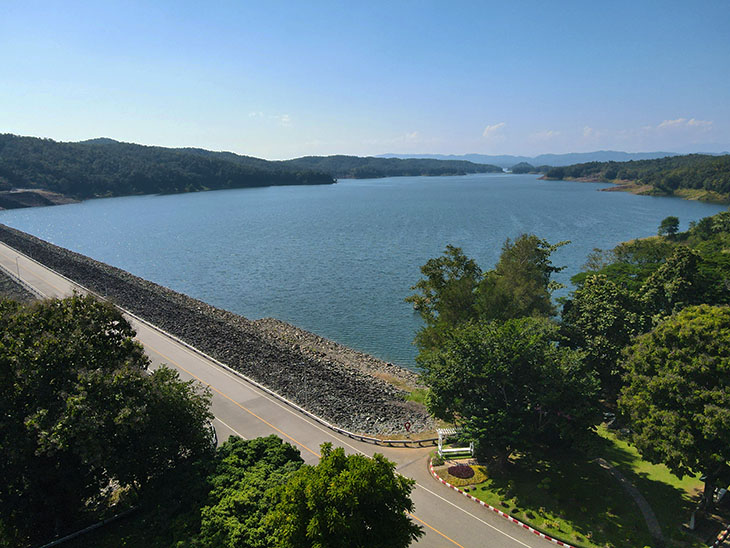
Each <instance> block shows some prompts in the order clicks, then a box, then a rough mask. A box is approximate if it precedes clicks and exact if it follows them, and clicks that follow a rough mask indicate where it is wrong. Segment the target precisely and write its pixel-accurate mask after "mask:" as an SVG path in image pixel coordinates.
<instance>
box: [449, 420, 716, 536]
mask: <svg viewBox="0 0 730 548" xmlns="http://www.w3.org/2000/svg"><path fill="white" fill-rule="evenodd" d="M599 456H600V457H603V458H604V459H606V460H607V461H608V462H610V463H611V464H612V465H613V466H615V467H616V468H617V469H618V470H619V471H620V472H621V473H622V474H623V475H624V476H626V477H627V478H628V479H629V480H630V481H631V482H632V483H633V484H634V485H635V486H636V488H637V489H638V490H639V491H640V492H641V493H642V495H643V496H644V497H645V498H646V500H647V501H648V502H649V504H650V506H651V507H652V508H653V510H654V512H655V514H656V517H657V519H658V520H659V523H660V525H661V527H662V532H663V534H664V536H665V539H666V542H667V546H673V547H682V548H699V547H701V546H705V544H704V543H703V542H702V539H700V538H695V537H694V536H692V535H690V534H688V533H686V532H685V531H684V530H683V529H682V522H686V521H688V519H689V516H690V514H691V513H692V509H693V507H694V500H693V497H694V496H695V495H696V491H697V489H698V488H700V487H701V483H700V482H699V480H698V479H697V478H688V477H685V478H683V479H681V480H680V479H679V478H677V477H676V476H674V475H672V474H671V473H670V472H669V470H668V469H667V468H666V467H665V466H663V465H654V464H651V463H648V462H646V461H644V460H642V459H641V457H640V456H639V454H638V452H637V451H636V450H635V449H634V448H633V447H632V446H630V445H629V444H628V443H626V442H625V441H622V440H620V439H618V438H617V437H616V436H615V435H614V434H613V433H612V432H609V431H607V430H606V429H604V428H601V429H599V431H598V433H597V434H596V436H595V437H594V439H593V442H592V444H591V445H590V447H588V448H587V450H586V451H585V452H583V453H578V452H575V451H565V452H560V453H553V454H551V455H550V456H549V457H547V458H545V459H534V458H532V459H531V458H527V457H521V458H515V459H513V460H512V461H511V463H510V465H509V466H508V467H507V469H505V470H504V471H503V472H501V473H497V472H491V471H490V473H488V474H487V475H488V477H487V479H486V480H485V481H483V482H482V483H480V484H479V485H468V484H467V485H468V489H469V493H470V494H471V495H472V496H474V497H476V498H478V499H480V500H483V501H484V502H486V503H487V504H490V505H491V506H494V507H495V508H499V509H500V510H502V511H503V512H506V513H508V514H510V515H512V516H514V517H515V518H517V519H519V520H520V521H523V522H525V523H527V524H529V525H531V526H533V527H535V528H536V529H539V530H541V531H543V532H545V533H547V534H549V535H551V536H554V537H555V538H559V539H562V540H564V541H567V542H569V543H571V544H574V545H576V546H584V547H587V548H641V547H643V546H653V544H654V541H653V539H652V537H651V534H650V533H649V530H648V529H647V526H646V523H645V522H644V519H643V516H642V514H641V512H640V511H639V509H638V507H637V506H636V504H635V502H634V500H633V499H632V498H631V497H630V496H629V494H628V493H627V492H626V491H625V490H624V489H623V488H622V487H621V485H620V484H619V482H618V481H616V480H615V479H614V478H613V477H612V476H611V475H610V474H609V473H608V472H606V471H605V470H604V469H602V468H601V467H600V466H599V465H598V463H596V462H594V459H595V458H597V457H599ZM439 475H440V476H441V477H442V478H444V479H445V480H446V481H449V483H452V484H453V485H456V484H455V483H453V482H452V481H450V480H449V479H448V478H447V477H445V476H444V475H443V473H442V472H439ZM462 485H464V484H463V483H462ZM462 488H463V487H462Z"/></svg>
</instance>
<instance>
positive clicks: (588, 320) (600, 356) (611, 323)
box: [561, 275, 648, 403]
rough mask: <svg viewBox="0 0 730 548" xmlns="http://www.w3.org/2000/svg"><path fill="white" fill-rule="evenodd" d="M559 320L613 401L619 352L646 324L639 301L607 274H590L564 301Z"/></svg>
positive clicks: (617, 383)
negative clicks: (607, 276)
mask: <svg viewBox="0 0 730 548" xmlns="http://www.w3.org/2000/svg"><path fill="white" fill-rule="evenodd" d="M562 320H563V322H562V330H561V331H562V333H563V335H564V336H565V337H566V338H567V342H568V344H569V345H570V347H571V348H575V349H581V350H582V351H583V352H584V357H583V360H584V362H585V364H586V366H588V367H589V368H591V369H593V370H594V371H595V372H596V373H597V374H598V376H599V378H600V380H601V389H602V391H603V394H604V396H605V397H606V398H607V399H608V401H609V402H611V403H615V401H616V398H617V397H618V392H619V390H620V388H621V384H622V379H621V375H622V373H623V369H622V368H621V366H620V361H621V352H622V351H623V349H624V348H625V347H626V346H628V344H629V343H630V342H631V339H632V338H633V337H635V336H636V335H639V334H640V333H643V332H644V331H645V329H646V327H647V323H648V319H647V317H646V315H645V314H644V312H643V310H642V307H641V303H640V302H639V300H638V299H637V298H636V297H634V296H633V295H632V294H631V293H630V292H629V291H627V290H626V289H624V288H623V287H621V286H618V285H616V284H615V283H613V282H612V281H611V280H609V279H608V278H606V276H604V275H592V276H589V277H588V278H587V279H586V280H585V282H584V283H583V284H582V285H581V286H580V287H579V288H578V289H577V290H576V291H575V293H574V294H573V296H572V298H571V299H570V300H568V301H566V303H565V305H564V306H563V314H562Z"/></svg>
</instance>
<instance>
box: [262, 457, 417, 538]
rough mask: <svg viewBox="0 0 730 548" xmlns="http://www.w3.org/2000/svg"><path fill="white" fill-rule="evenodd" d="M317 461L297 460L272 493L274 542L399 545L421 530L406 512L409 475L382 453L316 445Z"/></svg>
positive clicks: (410, 485)
mask: <svg viewBox="0 0 730 548" xmlns="http://www.w3.org/2000/svg"><path fill="white" fill-rule="evenodd" d="M321 450H322V459H321V461H320V462H319V464H318V465H317V466H308V465H304V466H302V467H301V468H300V469H299V470H298V471H297V472H296V473H294V474H293V475H292V477H291V478H290V479H289V481H288V482H287V483H286V485H285V486H283V487H282V488H281V490H280V491H279V492H278V493H277V502H276V506H275V507H274V508H273V509H272V511H271V513H270V514H269V516H268V517H267V522H268V523H270V524H271V525H272V527H273V528H274V529H275V532H274V536H275V542H274V543H273V545H274V546H277V547H280V548H308V547H312V548H315V547H316V548H340V547H341V548H405V547H406V546H409V545H410V544H411V542H412V541H413V540H416V539H418V538H419V537H420V536H422V535H423V531H422V529H421V528H420V527H419V526H418V525H416V524H415V523H413V522H412V521H411V520H410V519H409V517H408V515H407V512H411V511H412V510H413V502H412V501H411V499H410V492H411V489H413V485H414V484H415V481H414V480H412V479H408V478H405V477H403V476H400V475H398V474H397V473H396V472H395V465H394V464H393V463H392V462H390V461H389V460H388V459H386V458H385V457H384V456H383V455H380V454H377V453H376V454H375V456H374V457H373V458H368V457H366V456H364V455H349V456H347V455H345V452H344V450H343V449H342V448H339V447H338V448H337V449H332V445H331V444H329V443H325V444H323V445H322V448H321Z"/></svg>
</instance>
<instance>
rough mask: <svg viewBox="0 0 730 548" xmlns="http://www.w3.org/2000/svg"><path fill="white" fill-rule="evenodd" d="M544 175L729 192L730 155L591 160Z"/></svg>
mask: <svg viewBox="0 0 730 548" xmlns="http://www.w3.org/2000/svg"><path fill="white" fill-rule="evenodd" d="M545 178H546V179H583V180H592V181H604V182H631V183H636V184H639V185H647V186H649V187H650V190H649V193H651V194H663V195H673V194H675V193H677V191H681V190H695V191H697V190H702V191H710V192H716V193H718V194H722V195H730V155H724V156H710V155H705V154H688V155H686V156H668V157H666V158H657V159H655V160H638V161H630V162H588V163H585V164H575V165H572V166H564V167H554V168H552V169H550V170H548V172H547V173H546V174H545Z"/></svg>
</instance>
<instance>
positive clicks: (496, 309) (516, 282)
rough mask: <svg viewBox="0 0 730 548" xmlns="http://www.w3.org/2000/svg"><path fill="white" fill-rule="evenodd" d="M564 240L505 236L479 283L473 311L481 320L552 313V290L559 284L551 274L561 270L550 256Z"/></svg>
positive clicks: (553, 312) (524, 235) (530, 236)
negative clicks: (495, 263) (491, 263)
mask: <svg viewBox="0 0 730 548" xmlns="http://www.w3.org/2000/svg"><path fill="white" fill-rule="evenodd" d="M567 243H568V242H559V243H557V244H550V243H548V242H547V241H546V240H543V239H542V238H538V237H537V236H535V235H534V234H522V235H521V236H519V237H518V238H517V239H515V240H514V241H512V240H510V239H508V240H507V241H506V242H505V243H504V245H503V246H502V254H501V255H500V257H499V262H497V265H496V266H495V268H494V270H490V271H488V272H486V273H485V274H484V277H483V280H482V282H481V283H480V284H479V288H478V296H477V302H476V307H477V313H478V316H479V318H480V319H481V320H501V321H504V320H509V319H512V318H522V317H525V316H553V315H555V307H554V305H553V303H552V300H551V295H552V292H553V291H554V290H555V289H557V288H559V287H562V286H560V285H559V284H557V283H555V282H553V281H551V279H550V278H551V276H552V275H553V274H555V273H557V272H560V271H561V270H563V268H564V267H556V266H554V265H553V264H552V262H551V260H550V255H551V254H552V253H553V252H554V251H555V250H556V249H558V248H560V247H562V246H563V245H566V244H567Z"/></svg>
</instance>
